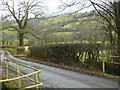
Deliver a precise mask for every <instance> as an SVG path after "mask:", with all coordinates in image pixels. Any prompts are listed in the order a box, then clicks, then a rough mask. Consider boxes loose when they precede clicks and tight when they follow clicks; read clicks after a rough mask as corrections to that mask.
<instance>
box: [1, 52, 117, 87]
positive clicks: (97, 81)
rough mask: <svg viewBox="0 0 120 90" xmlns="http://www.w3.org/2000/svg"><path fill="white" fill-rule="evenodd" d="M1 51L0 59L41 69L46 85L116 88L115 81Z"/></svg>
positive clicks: (27, 70) (25, 70)
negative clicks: (27, 59)
mask: <svg viewBox="0 0 120 90" xmlns="http://www.w3.org/2000/svg"><path fill="white" fill-rule="evenodd" d="M0 52H2V51H0ZM2 53H3V54H2V56H1V61H3V59H5V58H7V59H10V60H16V61H19V62H21V63H24V64H27V65H30V66H33V67H37V68H39V69H41V70H42V72H41V73H40V80H41V82H43V84H44V85H46V86H47V87H52V88H118V82H117V81H113V80H109V79H105V78H100V77H95V76H92V75H86V74H82V73H79V72H75V71H70V70H65V69H60V68H57V67H52V66H48V65H43V64H39V63H34V62H30V61H26V60H22V59H18V58H15V57H14V56H12V55H11V54H10V53H9V52H8V51H4V52H2ZM10 65H11V66H13V67H14V66H15V65H13V64H10ZM21 69H22V72H25V73H30V72H32V70H30V69H28V68H23V67H21Z"/></svg>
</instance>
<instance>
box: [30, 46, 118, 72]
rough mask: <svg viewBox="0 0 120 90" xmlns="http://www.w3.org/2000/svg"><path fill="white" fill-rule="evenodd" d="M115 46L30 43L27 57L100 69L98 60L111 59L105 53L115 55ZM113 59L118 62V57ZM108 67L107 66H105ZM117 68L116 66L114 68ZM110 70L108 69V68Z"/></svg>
mask: <svg viewBox="0 0 120 90" xmlns="http://www.w3.org/2000/svg"><path fill="white" fill-rule="evenodd" d="M116 50H117V48H116V46H112V45H103V44H46V45H31V46H30V47H29V54H28V57H32V58H37V59H39V60H45V61H50V62H54V63H64V64H67V65H77V66H80V67H84V68H87V69H91V70H92V69H96V70H102V63H101V62H98V61H100V60H105V61H112V60H113V58H111V59H109V58H108V57H106V56H107V55H117V53H116ZM114 61H116V62H119V61H118V59H114ZM107 68H109V66H107ZM110 68H111V66H110ZM115 69H116V70H118V72H117V74H118V73H119V71H120V70H119V69H118V66H117V67H116V68H114V70H115ZM108 71H110V70H108Z"/></svg>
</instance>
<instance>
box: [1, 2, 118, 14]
mask: <svg viewBox="0 0 120 90" xmlns="http://www.w3.org/2000/svg"><path fill="white" fill-rule="evenodd" d="M15 1H16V3H18V2H19V0H15ZM20 1H21V0H20ZM26 1H29V0H26ZM45 1H46V4H47V7H48V10H45V14H46V16H51V15H56V14H61V13H58V12H59V9H58V6H59V5H60V4H61V2H60V1H64V2H71V1H76V2H77V1H81V2H84V1H85V0H45ZM86 1H87V0H86ZM93 1H95V2H99V1H100V0H93ZM103 1H108V0H103ZM111 1H116V2H117V1H120V0H111ZM87 4H90V3H89V2H88V3H87ZM16 5H17V4H16ZM78 8H80V5H78V6H73V7H71V8H68V9H66V10H65V11H64V12H62V13H67V12H72V11H75V10H77V9H78ZM90 10H93V7H90V8H86V9H84V10H82V11H81V12H87V11H90ZM2 14H6V13H5V12H4V11H0V16H1V15H2Z"/></svg>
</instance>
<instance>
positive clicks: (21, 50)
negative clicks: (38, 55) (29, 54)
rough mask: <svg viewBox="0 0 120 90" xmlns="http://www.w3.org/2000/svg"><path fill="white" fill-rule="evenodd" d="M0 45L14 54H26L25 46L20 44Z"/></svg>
mask: <svg viewBox="0 0 120 90" xmlns="http://www.w3.org/2000/svg"><path fill="white" fill-rule="evenodd" d="M0 47H1V48H2V50H8V51H10V52H11V53H13V55H16V54H24V53H25V48H24V47H20V46H13V45H3V46H0Z"/></svg>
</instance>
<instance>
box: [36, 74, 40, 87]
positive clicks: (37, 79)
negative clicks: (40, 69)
mask: <svg viewBox="0 0 120 90" xmlns="http://www.w3.org/2000/svg"><path fill="white" fill-rule="evenodd" d="M36 82H39V73H36V74H35V84H37V83H36ZM36 88H37V89H38V88H39V86H37V87H36Z"/></svg>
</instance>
